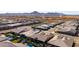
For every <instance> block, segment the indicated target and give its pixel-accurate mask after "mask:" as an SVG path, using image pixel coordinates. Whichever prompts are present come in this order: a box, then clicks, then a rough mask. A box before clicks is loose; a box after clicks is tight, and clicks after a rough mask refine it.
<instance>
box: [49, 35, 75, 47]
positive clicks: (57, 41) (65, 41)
mask: <svg viewBox="0 0 79 59" xmlns="http://www.w3.org/2000/svg"><path fill="white" fill-rule="evenodd" d="M73 42H74V38H73V37H71V36H67V35H63V34H59V35H56V36H54V37H53V38H52V39H51V40H49V41H48V43H49V44H52V45H56V46H59V47H72V45H73Z"/></svg>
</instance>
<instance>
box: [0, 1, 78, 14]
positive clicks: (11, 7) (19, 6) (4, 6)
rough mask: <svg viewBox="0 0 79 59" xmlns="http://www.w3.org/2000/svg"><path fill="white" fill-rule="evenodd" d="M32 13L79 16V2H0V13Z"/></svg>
mask: <svg viewBox="0 0 79 59" xmlns="http://www.w3.org/2000/svg"><path fill="white" fill-rule="evenodd" d="M32 11H38V12H63V13H66V14H79V0H0V13H25V12H32Z"/></svg>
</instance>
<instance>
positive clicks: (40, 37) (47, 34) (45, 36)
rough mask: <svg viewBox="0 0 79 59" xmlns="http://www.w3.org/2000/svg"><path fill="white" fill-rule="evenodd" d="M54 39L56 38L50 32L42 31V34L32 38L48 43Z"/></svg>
mask: <svg viewBox="0 0 79 59" xmlns="http://www.w3.org/2000/svg"><path fill="white" fill-rule="evenodd" d="M53 37H54V35H53V34H52V33H50V32H48V31H42V32H40V33H37V34H34V35H33V36H32V38H34V39H37V40H39V41H42V42H47V41H49V40H50V39H51V38H53Z"/></svg>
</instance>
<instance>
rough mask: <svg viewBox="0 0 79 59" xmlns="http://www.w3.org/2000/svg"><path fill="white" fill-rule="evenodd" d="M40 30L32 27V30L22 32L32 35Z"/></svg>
mask: <svg viewBox="0 0 79 59" xmlns="http://www.w3.org/2000/svg"><path fill="white" fill-rule="evenodd" d="M39 32H40V30H37V29H31V30H29V31H25V32H22V33H21V34H24V35H26V36H29V37H31V36H32V35H35V34H37V33H39Z"/></svg>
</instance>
